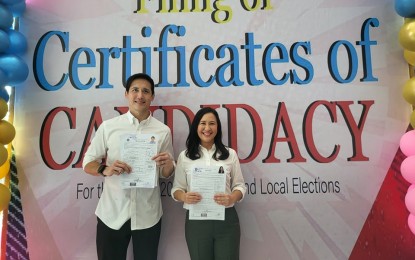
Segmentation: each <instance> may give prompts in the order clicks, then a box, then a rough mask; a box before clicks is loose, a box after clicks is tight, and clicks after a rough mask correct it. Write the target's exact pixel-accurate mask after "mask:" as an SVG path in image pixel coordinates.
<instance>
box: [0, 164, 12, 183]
mask: <svg viewBox="0 0 415 260" xmlns="http://www.w3.org/2000/svg"><path fill="white" fill-rule="evenodd" d="M9 171H10V161H7V162H5V163H3V165H1V166H0V179H3V178H4V177H6V176H7V174H9Z"/></svg>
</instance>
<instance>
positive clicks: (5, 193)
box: [0, 183, 11, 211]
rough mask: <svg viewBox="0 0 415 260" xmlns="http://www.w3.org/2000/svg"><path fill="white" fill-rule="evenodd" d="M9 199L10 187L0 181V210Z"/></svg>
mask: <svg viewBox="0 0 415 260" xmlns="http://www.w3.org/2000/svg"><path fill="white" fill-rule="evenodd" d="M10 199H11V192H10V189H9V188H7V187H6V186H5V185H3V184H1V183H0V211H2V210H4V209H6V208H7V206H8V205H9V202H10Z"/></svg>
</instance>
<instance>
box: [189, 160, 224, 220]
mask: <svg viewBox="0 0 415 260" xmlns="http://www.w3.org/2000/svg"><path fill="white" fill-rule="evenodd" d="M220 168H221V167H220V166H194V167H193V168H192V172H191V181H190V191H193V192H198V193H199V194H200V195H201V196H202V200H201V201H200V202H199V203H196V204H190V205H189V219H192V220H208V219H209V220H225V206H223V205H219V204H217V203H216V202H215V201H214V199H213V196H214V195H215V194H216V193H224V192H225V190H226V174H224V173H223V171H221V170H220Z"/></svg>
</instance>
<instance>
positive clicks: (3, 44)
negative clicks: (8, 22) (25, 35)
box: [0, 29, 10, 53]
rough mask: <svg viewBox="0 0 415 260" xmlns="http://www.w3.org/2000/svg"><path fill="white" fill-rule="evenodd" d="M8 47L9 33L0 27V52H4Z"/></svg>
mask: <svg viewBox="0 0 415 260" xmlns="http://www.w3.org/2000/svg"><path fill="white" fill-rule="evenodd" d="M9 47H10V39H9V35H8V34H7V33H6V32H5V31H3V30H2V29H0V53H2V52H6V50H7V49H8V48H9Z"/></svg>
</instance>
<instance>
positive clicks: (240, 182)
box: [171, 145, 246, 209]
mask: <svg viewBox="0 0 415 260" xmlns="http://www.w3.org/2000/svg"><path fill="white" fill-rule="evenodd" d="M215 149H216V146H215V145H213V146H212V148H211V149H210V150H207V149H206V148H204V147H203V146H201V145H200V146H199V151H200V153H201V157H200V158H199V159H197V160H191V159H190V158H188V157H186V151H182V152H181V153H180V155H179V158H178V159H177V166H176V170H175V175H174V176H175V177H174V182H173V189H172V191H171V194H172V198H173V199H174V200H175V201H177V199H176V198H175V197H174V195H173V194H174V192H175V191H177V190H182V191H183V192H187V191H189V189H190V182H191V178H190V174H191V172H192V168H193V167H194V166H196V165H205V166H223V168H224V170H225V174H226V193H227V194H231V193H232V192H233V191H234V190H239V191H240V192H241V193H242V198H243V197H244V196H245V192H246V186H245V181H244V177H243V175H242V171H241V166H240V163H239V158H238V155H237V154H236V152H235V150H233V149H232V148H228V150H229V157H228V159H226V160H219V161H216V160H215V159H213V158H212V155H213V153H214V152H215ZM241 200H242V199H241ZM232 206H233V205H230V206H229V207H232ZM183 208H185V209H188V208H189V205H188V204H186V203H183Z"/></svg>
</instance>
